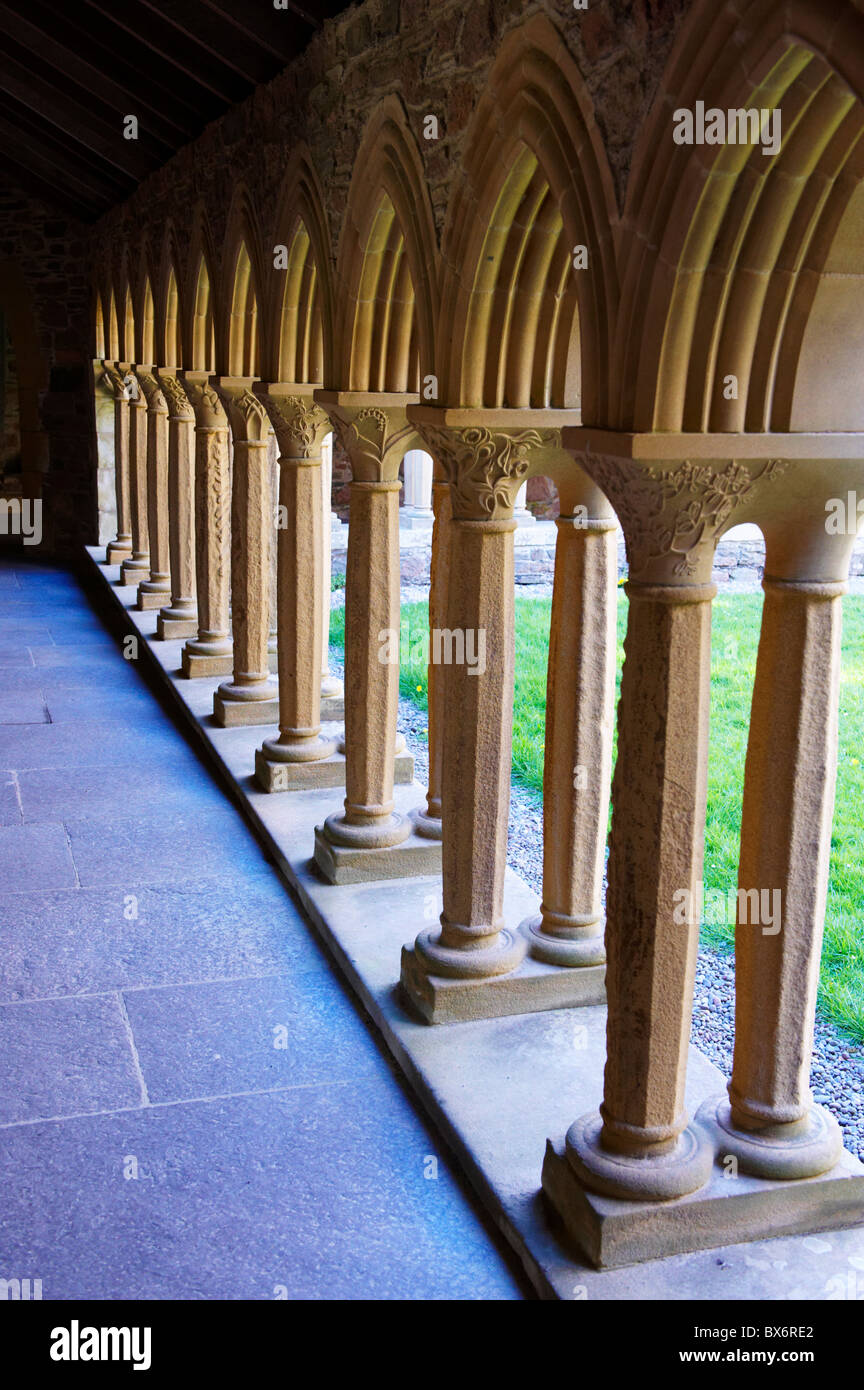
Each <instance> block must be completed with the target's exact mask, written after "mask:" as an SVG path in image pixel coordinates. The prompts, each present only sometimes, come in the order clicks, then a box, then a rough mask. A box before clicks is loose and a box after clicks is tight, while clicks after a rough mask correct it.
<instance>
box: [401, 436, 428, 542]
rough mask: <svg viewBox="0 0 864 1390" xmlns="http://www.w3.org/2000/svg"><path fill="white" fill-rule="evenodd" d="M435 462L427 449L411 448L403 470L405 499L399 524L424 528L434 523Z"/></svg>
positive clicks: (406, 456)
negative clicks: (433, 482)
mask: <svg viewBox="0 0 864 1390" xmlns="http://www.w3.org/2000/svg"><path fill="white" fill-rule="evenodd" d="M433 467H434V465H433V462H432V457H431V455H430V454H428V453H426V451H425V449H409V450H408V452H407V454H406V455H405V460H404V463H403V465H402V471H403V473H404V477H405V501H404V504H403V506H402V507H401V509H400V511H399V525H400V526H404V527H408V528H409V529H411V528H414V527H418V528H420V529H424V528H427V527H430V526H433V525H434V516H435V513H434V510H433V507H432V472H433Z"/></svg>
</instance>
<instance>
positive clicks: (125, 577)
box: [117, 565, 164, 602]
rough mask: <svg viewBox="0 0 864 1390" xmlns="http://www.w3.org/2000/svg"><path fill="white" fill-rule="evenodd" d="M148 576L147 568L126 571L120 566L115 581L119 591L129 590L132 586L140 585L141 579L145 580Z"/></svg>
mask: <svg viewBox="0 0 864 1390" xmlns="http://www.w3.org/2000/svg"><path fill="white" fill-rule="evenodd" d="M149 575H150V570H149V568H147V569H134V570H127V569H124V568H123V566H122V565H121V566H120V577H119V579H118V580H117V583H118V585H119V586H120V588H121V589H131V588H132V586H133V585H138V584H140V583H141V580H142V579H147V578H149ZM163 602H164V600H163Z"/></svg>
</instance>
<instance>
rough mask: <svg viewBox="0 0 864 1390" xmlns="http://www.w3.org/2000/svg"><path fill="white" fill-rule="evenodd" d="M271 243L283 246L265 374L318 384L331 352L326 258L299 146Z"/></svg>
mask: <svg viewBox="0 0 864 1390" xmlns="http://www.w3.org/2000/svg"><path fill="white" fill-rule="evenodd" d="M273 245H274V250H275V248H276V247H283V246H284V247H285V248H286V251H287V267H286V268H285V269H284V270H282V271H281V272H279V271H277V272H275V274H276V277H277V278H276V281H275V284H276V292H275V293H274V295H273V296H272V316H273V321H272V326H271V329H270V335H269V337H270V341H271V342H272V344H273V352H274V361H273V363H272V369H271V370H270V371H269V372H268V375H269V376H270V377H271V378H272V379H273V380H276V381H293V382H302V383H306V384H310V383H315V384H316V385H322V384H323V382H324V379H325V370H326V368H325V363H326V362H331V361H332V353H333V287H332V280H331V259H330V251H329V242H328V236H327V222H326V218H325V215H324V210H323V199H322V196H321V192H320V188H319V186H318V182H317V179H316V178H315V175H314V172H313V170H312V167H311V164H310V163H309V161H308V158H307V157H306V155H305V153H304V152H298V153H296V154H295V157H294V159H293V160H292V165H291V167H290V168H289V171H288V174H287V175H286V177H285V180H284V184H283V191H282V195H281V198H280V200H279V206H278V211H277V215H276V220H275V224H274V235H273ZM280 276H281V280H280V278H279V277H280Z"/></svg>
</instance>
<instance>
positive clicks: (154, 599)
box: [136, 580, 171, 613]
mask: <svg viewBox="0 0 864 1390" xmlns="http://www.w3.org/2000/svg"><path fill="white" fill-rule="evenodd" d="M150 585H151V581H150V580H144V582H143V583H141V584H139V585H138V602H137V604H136V607H137V609H138V611H139V613H148V612H150V611H151V610H152V609H154V608H164V607H165V604H166V602H167V601H168V600H169V599H170V598H171V588H170V585H168V584H161V583H157V582H153V583H152V587H149V586H150ZM145 586H146V587H145Z"/></svg>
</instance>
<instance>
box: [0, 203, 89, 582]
mask: <svg viewBox="0 0 864 1390" xmlns="http://www.w3.org/2000/svg"><path fill="white" fill-rule="evenodd" d="M88 236H89V229H88V228H86V227H84V226H82V225H81V224H80V223H77V222H75V221H74V220H72V219H70V218H67V217H62V216H58V215H57V214H56V213H53V212H52V211H51V210H50V209H48V208H47V207H45V206H44V205H43V204H42V203H40V202H38V201H37V200H36V199H34V198H31V197H30V196H29V195H27V194H26V193H21V192H16V191H14V190H11V191H10V190H8V189H7V190H4V191H2V192H0V272H2V278H0V300H2V306H3V309H4V312H5V314H6V316H7V324H8V325H9V328H10V331H11V334H12V337H13V342H14V347H15V352H16V368H17V372H18V380H19V387H20V388H21V393H22V395H23V391H24V388H25V386H29V385H30V384H31V383H34V382H36V383H38V384H37V385H36V386H35V388H34V389H35V391H36V397H37V409H38V424H39V427H40V430H41V431H42V432H43V438H42V439H41V440H39V441H38V442H37V441H33V440H31V441H30V442H31V444H34V443H35V444H36V451H37V452H39V453H41V462H42V466H43V467H45V466H47V472H46V473H45V475H44V478H43V486H42V497H43V533H44V542H43V549H47V550H54V551H55V552H57V553H58V554H73V553H77V551H78V550H79V548H80V546H81V545H84V544H85V543H87V542H93V541H94V540H95V539H96V534H95V525H96V459H95V442H94V436H93V407H92V402H91V390H90V381H89V376H90V372H91V359H92V355H93V349H92V347H91V339H92V333H93V326H92V302H91V290H90V270H89V246H88ZM22 316H23V317H24V318H25V319H29V332H30V334H32V337H31V338H30V341H28V343H27V344H26V345H25V347H22V345H21V341H20V339H21V332H20V322H21V318H22ZM16 330H17V336H18V338H19V341H17V342H15V341H14V339H15V337H16Z"/></svg>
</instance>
